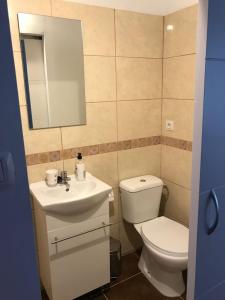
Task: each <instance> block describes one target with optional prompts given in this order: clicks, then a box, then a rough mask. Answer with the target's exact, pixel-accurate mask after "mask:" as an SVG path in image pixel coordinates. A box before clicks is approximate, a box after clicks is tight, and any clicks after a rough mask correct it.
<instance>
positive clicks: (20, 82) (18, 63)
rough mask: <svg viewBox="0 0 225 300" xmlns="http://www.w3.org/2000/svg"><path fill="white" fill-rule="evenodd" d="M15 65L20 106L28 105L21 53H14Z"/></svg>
mask: <svg viewBox="0 0 225 300" xmlns="http://www.w3.org/2000/svg"><path fill="white" fill-rule="evenodd" d="M13 55H14V63H15V71H16V81H17V90H18V96H19V104H20V105H26V95H25V87H24V77H23V65H22V58H21V53H20V52H14V53H13Z"/></svg>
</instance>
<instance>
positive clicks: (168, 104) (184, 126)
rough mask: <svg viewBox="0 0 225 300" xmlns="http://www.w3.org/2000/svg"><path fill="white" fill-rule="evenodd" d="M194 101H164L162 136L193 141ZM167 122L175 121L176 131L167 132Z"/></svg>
mask: <svg viewBox="0 0 225 300" xmlns="http://www.w3.org/2000/svg"><path fill="white" fill-rule="evenodd" d="M193 118H194V101H192V100H166V99H164V100H163V106H162V135H165V136H169V137H173V138H177V139H183V140H188V141H192V137H193V121H194V120H193ZM166 120H172V121H174V130H173V131H169V130H166Z"/></svg>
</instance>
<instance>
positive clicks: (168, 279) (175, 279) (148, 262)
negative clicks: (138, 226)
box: [138, 246, 185, 297]
mask: <svg viewBox="0 0 225 300" xmlns="http://www.w3.org/2000/svg"><path fill="white" fill-rule="evenodd" d="M138 267H139V269H140V271H141V272H142V273H143V275H144V276H145V277H146V278H147V279H148V281H149V282H150V283H151V284H152V285H153V286H154V287H155V288H156V289H157V290H158V291H159V292H160V293H161V294H163V295H164V296H167V297H179V296H181V295H182V294H183V293H184V291H185V285H184V280H183V276H182V272H175V273H172V272H167V271H165V270H163V269H162V267H161V266H160V265H159V264H158V263H157V262H156V261H155V260H154V259H153V258H152V257H151V255H150V254H149V252H148V251H147V249H146V247H145V246H144V247H143V249H142V253H141V257H140V260H139V263H138Z"/></svg>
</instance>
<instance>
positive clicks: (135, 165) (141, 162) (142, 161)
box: [118, 145, 161, 180]
mask: <svg viewBox="0 0 225 300" xmlns="http://www.w3.org/2000/svg"><path fill="white" fill-rule="evenodd" d="M160 150H161V145H156V146H150V147H143V148H136V149H130V150H123V151H120V152H118V171H119V180H122V179H126V178H131V177H135V176H141V175H145V174H150V175H155V176H160V152H161V151H160Z"/></svg>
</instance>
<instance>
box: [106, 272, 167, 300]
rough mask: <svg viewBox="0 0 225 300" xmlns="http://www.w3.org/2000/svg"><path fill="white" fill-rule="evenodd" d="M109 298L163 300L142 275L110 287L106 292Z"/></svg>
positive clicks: (119, 299) (117, 299)
mask: <svg viewBox="0 0 225 300" xmlns="http://www.w3.org/2000/svg"><path fill="white" fill-rule="evenodd" d="M106 297H107V298H108V299H109V300H137V299H138V300H149V299H152V300H164V299H165V298H164V297H163V296H161V295H160V294H159V293H158V291H156V290H155V289H154V288H153V287H152V286H151V285H150V283H149V282H148V280H147V279H146V278H145V277H144V276H143V275H142V274H137V275H136V276H134V277H132V278H130V279H128V280H126V281H124V282H122V283H120V284H118V285H116V286H114V287H112V288H110V290H109V291H108V292H107V293H106Z"/></svg>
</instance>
